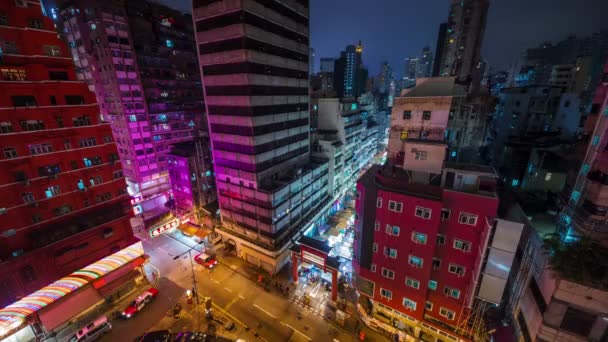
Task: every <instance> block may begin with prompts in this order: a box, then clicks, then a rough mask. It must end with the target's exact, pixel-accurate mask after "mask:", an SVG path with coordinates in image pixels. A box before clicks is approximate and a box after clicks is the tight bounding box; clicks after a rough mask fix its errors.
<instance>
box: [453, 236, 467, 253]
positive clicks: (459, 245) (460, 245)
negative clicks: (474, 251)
mask: <svg viewBox="0 0 608 342" xmlns="http://www.w3.org/2000/svg"><path fill="white" fill-rule="evenodd" d="M453 247H454V249H458V250H461V251H463V252H469V251H471V243H470V242H468V241H463V240H458V239H454V244H453Z"/></svg>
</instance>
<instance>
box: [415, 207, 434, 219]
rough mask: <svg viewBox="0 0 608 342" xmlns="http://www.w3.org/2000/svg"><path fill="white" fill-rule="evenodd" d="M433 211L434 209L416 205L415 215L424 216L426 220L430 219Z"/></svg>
mask: <svg viewBox="0 0 608 342" xmlns="http://www.w3.org/2000/svg"><path fill="white" fill-rule="evenodd" d="M431 212H432V211H431V209H429V208H423V207H416V212H415V215H416V217H420V218H423V219H425V220H430V219H431Z"/></svg>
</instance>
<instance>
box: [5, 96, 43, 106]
mask: <svg viewBox="0 0 608 342" xmlns="http://www.w3.org/2000/svg"><path fill="white" fill-rule="evenodd" d="M11 101H12V103H13V107H35V106H37V105H38V102H36V98H35V97H33V96H31V95H23V96H11Z"/></svg>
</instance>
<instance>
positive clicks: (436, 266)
mask: <svg viewBox="0 0 608 342" xmlns="http://www.w3.org/2000/svg"><path fill="white" fill-rule="evenodd" d="M440 267H441V259H439V258H433V270H435V271H437V270H438V269H439V268H440Z"/></svg>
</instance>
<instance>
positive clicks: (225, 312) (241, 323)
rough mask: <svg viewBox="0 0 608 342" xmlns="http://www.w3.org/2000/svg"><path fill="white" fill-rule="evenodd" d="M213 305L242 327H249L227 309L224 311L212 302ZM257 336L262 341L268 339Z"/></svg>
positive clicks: (265, 341) (266, 341)
mask: <svg viewBox="0 0 608 342" xmlns="http://www.w3.org/2000/svg"><path fill="white" fill-rule="evenodd" d="M213 307H215V308H217V309H218V310H220V311H221V312H223V313H224V314H225V315H226V316H228V317H230V318H232V320H233V321H235V322H237V323H238V324H240V325H242V326H244V327H245V328H247V329H251V328H250V327H249V326H247V324H245V323H243V322H241V321H239V319H238V318H236V317H234V316H233V315H231V314H230V313H228V311H226V310H224V309H222V308H221V307H220V306H219V305H217V304H215V303H213ZM250 333H252V332H251V331H250ZM257 338H258V339H260V340H262V341H264V342H268V340H267V339H265V338H264V337H262V336H257Z"/></svg>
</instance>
